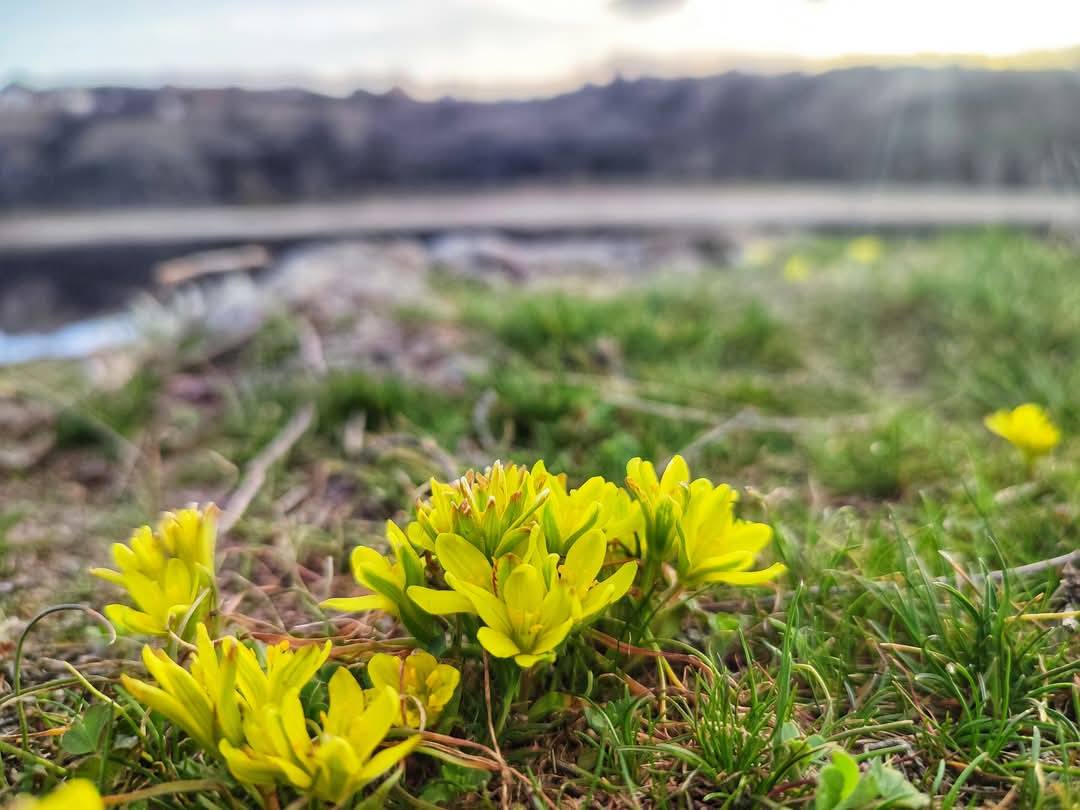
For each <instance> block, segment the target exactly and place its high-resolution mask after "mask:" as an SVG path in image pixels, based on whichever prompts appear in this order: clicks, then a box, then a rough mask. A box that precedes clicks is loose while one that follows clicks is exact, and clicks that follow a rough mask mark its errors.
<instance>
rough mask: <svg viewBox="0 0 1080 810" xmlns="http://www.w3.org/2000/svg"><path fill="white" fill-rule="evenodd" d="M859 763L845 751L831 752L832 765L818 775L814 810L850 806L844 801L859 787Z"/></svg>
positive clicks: (836, 809) (834, 809) (830, 809)
mask: <svg viewBox="0 0 1080 810" xmlns="http://www.w3.org/2000/svg"><path fill="white" fill-rule="evenodd" d="M860 778H861V775H860V773H859V763H857V762H856V761H855V759H854V758H853V757H852V756H851V755H850V754H848V753H847V752H846V751H840V750H837V751H833V754H832V763H831V764H829V765H826V766H825V767H824V768H822V769H821V773H820V774H818V788H817V793H816V794H815V795H814V810H841V808H848V807H851V805H849V804H847V802H846V801H845V800H846V799H847V798H848V797H849V796H851V795H852V794H853V793H854V792H855V788H857V787H858V785H859V779H860Z"/></svg>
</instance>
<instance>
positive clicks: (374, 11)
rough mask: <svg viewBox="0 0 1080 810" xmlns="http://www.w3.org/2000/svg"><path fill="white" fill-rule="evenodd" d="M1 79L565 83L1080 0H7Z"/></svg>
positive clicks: (980, 36)
mask: <svg viewBox="0 0 1080 810" xmlns="http://www.w3.org/2000/svg"><path fill="white" fill-rule="evenodd" d="M0 13H2V14H3V17H2V20H3V22H2V23H0V26H2V30H0V82H4V81H6V80H20V81H29V82H32V83H34V84H37V85H44V86H47V85H52V84H94V83H102V82H125V83H152V84H157V83H161V82H166V81H173V82H177V83H199V84H207V83H210V84H216V83H222V82H233V83H241V84H253V85H268V84H281V83H293V84H304V85H307V86H311V87H315V88H317V89H322V90H327V91H331V92H346V91H348V90H349V89H352V88H353V87H355V86H357V85H359V86H367V87H370V88H373V89H382V88H385V87H386V86H389V85H391V84H402V85H404V86H406V87H408V88H410V89H412V90H414V91H415V90H418V89H419V90H425V89H426V90H427V91H430V92H441V91H443V90H454V91H457V92H460V91H462V89H468V88H475V90H476V92H477V93H478V94H481V95H483V94H485V93H488V94H490V93H491V92H498V93H504V94H513V93H514V92H515V88H517V89H519V90H520V91H521V92H528V91H530V90H544V89H554V88H558V87H565V86H569V85H571V84H574V83H576V82H578V81H580V80H582V79H586V78H588V79H604V78H606V77H607V76H609V75H610V73H611V71H612V70H613V69H614V68H616V67H619V68H623V69H624V70H628V72H631V73H633V72H634V71H635V70H636V69H640V70H646V71H648V72H663V73H668V74H672V73H680V72H685V73H700V72H702V71H703V70H707V69H708V68H709V67H710V66H712V65H714V64H722V63H723V60H724V59H726V58H728V57H729V56H731V55H733V54H755V55H764V56H773V57H784V58H809V59H822V58H826V59H827V58H834V57H838V56H842V55H846V54H853V53H858V54H881V55H900V54H911V53H921V52H947V53H984V54H1009V53H1015V52H1022V51H1028V50H1034V49H1044V48H1061V47H1066V46H1071V45H1077V44H1080V0H1024V2H1012V1H1007V0H353V2H344V1H343V0H184V2H170V3H165V2H152V1H151V0H146V1H143V2H134V1H133V0H18V1H16V0H0Z"/></svg>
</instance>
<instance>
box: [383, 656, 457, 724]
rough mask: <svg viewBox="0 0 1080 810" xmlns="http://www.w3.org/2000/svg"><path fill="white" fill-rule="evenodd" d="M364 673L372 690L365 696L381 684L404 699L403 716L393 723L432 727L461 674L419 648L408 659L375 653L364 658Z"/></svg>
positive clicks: (448, 700)
mask: <svg viewBox="0 0 1080 810" xmlns="http://www.w3.org/2000/svg"><path fill="white" fill-rule="evenodd" d="M367 671H368V675H369V676H370V677H371V682H372V684H373V685H374V687H375V688H374V689H369V690H368V692H367V694H368V695H369V696H371V695H373V694H375V693H377V692H378V691H379V690H381V689H382V688H383V687H386V686H390V687H393V688H394V689H395V690H397V691H398V692H400V693H401V696H402V697H403V698H404V700H403V701H402V706H403V709H404V717H402V716H401V714H400V713H399V715H398V718H397V720H396V721H395V722H398V723H400V722H403V721H404V723H405V724H406V725H407V726H409V727H410V728H420V727H421V724H423V725H424V726H425V727H428V728H430V727H432V726H434V725H435V724H436V723H437V722H438V720H439V717H440V716H441V715H442V712H443V709H445V708H446V704H448V703H449V702H450V700H451V699H452V698H453V697H454V691H455V690H456V689H457V686H458V682H459V681H460V680H461V673H460V672H459V671H458V670H457V669H456V668H455V667H452V666H450V665H449V664H440V663H439V662H438V661H437V660H436V659H435V656H433V655H431V654H430V653H427V652H424V651H423V650H413V651H412V653H410V654H409V657H408V658H405V659H401V658H396V657H395V656H393V655H387V654H386V653H375V655H373V656H372V657H371V660H370V661H368V665H367Z"/></svg>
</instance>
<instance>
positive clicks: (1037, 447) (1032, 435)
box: [983, 402, 1061, 466]
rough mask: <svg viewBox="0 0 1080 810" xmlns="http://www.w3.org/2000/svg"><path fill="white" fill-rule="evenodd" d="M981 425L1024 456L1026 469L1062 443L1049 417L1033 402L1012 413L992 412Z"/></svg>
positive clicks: (1058, 431)
mask: <svg viewBox="0 0 1080 810" xmlns="http://www.w3.org/2000/svg"><path fill="white" fill-rule="evenodd" d="M983 424H985V425H986V427H987V429H988V430H989V431H990V432H991V433H996V434H997V435H998V436H1000V437H1001V438H1003V439H1005V440H1006V441H1008V442H1009V443H1010V444H1012V445H1013V446H1014V447H1016V448H1017V449H1018V450H1019V451H1020V452H1021V453H1023V455H1024V460H1025V461H1026V462H1027V463H1028V465H1029V466H1030V465H1031V464H1032V463H1034V461H1035V459H1037V458H1038V457H1039V456H1042V455H1045V454H1046V453H1049V452H1050V451H1051V450H1053V449H1054V448H1055V447H1056V446H1057V445H1058V443H1059V442H1060V441H1061V431H1060V430H1059V429H1058V427H1057V425H1055V424H1054V423H1053V422H1052V421H1051V420H1050V415H1049V414H1047V412H1046V411H1045V410H1044V409H1043V408H1042V407H1041V406H1040V405H1036V404H1035V403H1033V402H1028V403H1025V404H1023V405H1018V406H1017V407H1015V408H1013V409H1012V410H1011V411H995V412H994V413H992V414H990V415H989V416H987V417H986V418H985V419H983Z"/></svg>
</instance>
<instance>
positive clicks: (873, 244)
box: [847, 236, 884, 264]
mask: <svg viewBox="0 0 1080 810" xmlns="http://www.w3.org/2000/svg"><path fill="white" fill-rule="evenodd" d="M883 252H884V248H883V246H882V244H881V240H880V239H878V238H877V237H876V236H860V237H859V238H858V239H852V240H851V241H850V242H848V246H847V255H848V257H849V258H850V259H851V260H852V261H854V262H858V263H859V264H874V263H876V262H877V261H878V259H880V258H881V254H882V253H883Z"/></svg>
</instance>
